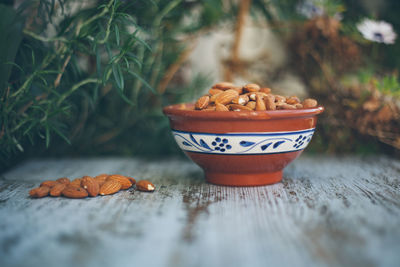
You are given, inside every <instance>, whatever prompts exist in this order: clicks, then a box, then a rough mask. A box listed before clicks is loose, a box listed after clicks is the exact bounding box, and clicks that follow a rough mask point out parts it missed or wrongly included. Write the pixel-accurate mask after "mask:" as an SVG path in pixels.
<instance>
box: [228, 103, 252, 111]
mask: <svg viewBox="0 0 400 267" xmlns="http://www.w3.org/2000/svg"><path fill="white" fill-rule="evenodd" d="M252 102H253V101H252ZM249 103H250V102H249ZM253 103H254V104H255V102H253ZM247 104H248V103H247ZM229 108H230V109H231V110H233V111H253V109H252V108H251V107H248V106H247V105H246V106H242V105H239V104H230V105H229Z"/></svg>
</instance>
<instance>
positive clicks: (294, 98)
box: [286, 96, 300, 105]
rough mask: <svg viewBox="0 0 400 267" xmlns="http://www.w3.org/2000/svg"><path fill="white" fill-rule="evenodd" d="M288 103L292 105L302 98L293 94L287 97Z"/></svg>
mask: <svg viewBox="0 0 400 267" xmlns="http://www.w3.org/2000/svg"><path fill="white" fill-rule="evenodd" d="M286 103H287V104H290V105H295V104H297V103H300V99H299V98H298V97H297V96H291V97H289V98H288V99H286Z"/></svg>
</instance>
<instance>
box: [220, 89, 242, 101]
mask: <svg viewBox="0 0 400 267" xmlns="http://www.w3.org/2000/svg"><path fill="white" fill-rule="evenodd" d="M237 96H239V93H238V92H237V91H235V90H232V89H228V90H226V91H224V92H222V93H220V94H217V98H216V99H215V103H219V104H222V105H226V104H229V103H231V101H232V100H233V99H234V98H235V97H237Z"/></svg>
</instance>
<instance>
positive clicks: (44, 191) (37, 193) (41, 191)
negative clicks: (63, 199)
mask: <svg viewBox="0 0 400 267" xmlns="http://www.w3.org/2000/svg"><path fill="white" fill-rule="evenodd" d="M49 192H50V187H48V186H40V187H37V188H34V189H32V190H31V191H29V195H30V196H31V197H34V198H42V197H46V196H48V195H49Z"/></svg>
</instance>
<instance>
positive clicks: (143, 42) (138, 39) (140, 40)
mask: <svg viewBox="0 0 400 267" xmlns="http://www.w3.org/2000/svg"><path fill="white" fill-rule="evenodd" d="M137 32H138V30H136V31H135V32H134V33H133V36H132V38H133V39H135V40H136V41H139V42H140V43H141V44H142V45H144V46H145V47H146V48H147V49H148V50H149V51H150V52H151V51H152V49H151V47H150V46H149V45H148V44H147V43H146V42H145V41H143V40H142V39H141V38H139V37H136V33H137Z"/></svg>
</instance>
